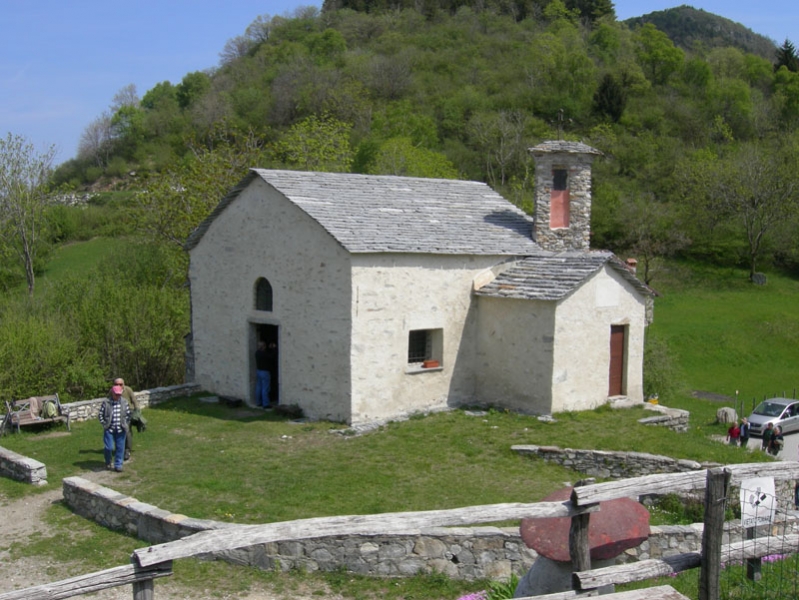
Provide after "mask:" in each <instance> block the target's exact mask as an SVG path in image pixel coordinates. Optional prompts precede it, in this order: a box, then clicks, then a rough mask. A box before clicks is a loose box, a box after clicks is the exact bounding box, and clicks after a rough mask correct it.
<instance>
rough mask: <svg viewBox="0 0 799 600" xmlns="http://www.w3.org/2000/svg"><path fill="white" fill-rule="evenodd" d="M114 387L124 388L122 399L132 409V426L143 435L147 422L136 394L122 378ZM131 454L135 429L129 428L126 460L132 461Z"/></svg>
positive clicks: (115, 381) (126, 438)
mask: <svg viewBox="0 0 799 600" xmlns="http://www.w3.org/2000/svg"><path fill="white" fill-rule="evenodd" d="M114 385H118V386H121V387H122V397H123V398H124V399H125V400H126V401H127V403H128V406H129V407H130V424H131V425H135V426H136V431H138V432H139V433H141V432H142V431H144V430H145V429H146V428H147V421H146V420H145V419H144V417H143V416H142V414H141V406H139V401H138V400H136V392H134V391H133V388H132V387H130V386H129V385H125V380H124V379H122V378H121V377H117V378H116V379H114ZM131 452H133V429H131V428H128V434H127V435H126V436H125V460H130V453H131Z"/></svg>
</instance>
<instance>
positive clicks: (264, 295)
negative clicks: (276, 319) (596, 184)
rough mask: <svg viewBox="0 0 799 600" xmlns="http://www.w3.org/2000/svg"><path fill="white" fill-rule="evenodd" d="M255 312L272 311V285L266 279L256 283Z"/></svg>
mask: <svg viewBox="0 0 799 600" xmlns="http://www.w3.org/2000/svg"><path fill="white" fill-rule="evenodd" d="M255 310H266V311H269V312H271V311H272V284H271V283H269V281H268V280H267V279H265V278H264V277H259V278H258V281H256V282H255Z"/></svg>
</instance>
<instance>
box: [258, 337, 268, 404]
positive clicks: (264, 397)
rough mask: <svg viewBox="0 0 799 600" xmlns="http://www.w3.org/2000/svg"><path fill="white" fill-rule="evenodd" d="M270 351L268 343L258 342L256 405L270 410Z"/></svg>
mask: <svg viewBox="0 0 799 600" xmlns="http://www.w3.org/2000/svg"><path fill="white" fill-rule="evenodd" d="M269 363H270V360H269V351H268V349H267V347H266V342H264V341H263V340H262V341H260V342H258V349H257V350H256V351H255V405H256V406H258V407H259V408H269V407H270V402H269V392H270V388H271V387H272V372H271V368H270V367H271V365H270V364H269Z"/></svg>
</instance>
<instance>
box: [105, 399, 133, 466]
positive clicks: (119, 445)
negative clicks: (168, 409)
mask: <svg viewBox="0 0 799 600" xmlns="http://www.w3.org/2000/svg"><path fill="white" fill-rule="evenodd" d="M123 391H124V388H123V387H122V386H121V385H115V386H114V387H112V388H111V393H110V395H109V396H108V398H106V399H105V400H104V401H103V403H102V405H101V406H100V413H99V414H98V415H97V417H98V419H99V420H100V424H101V425H102V426H103V454H104V456H105V468H106V469H109V470H110V469H111V468H112V462H111V461H112V460H113V469H114V471H116V472H120V471H122V463H123V458H124V454H125V437H126V434H127V432H128V430H129V429H130V407H129V406H128V402H127V400H125V399H124V398H123V397H122V392H123Z"/></svg>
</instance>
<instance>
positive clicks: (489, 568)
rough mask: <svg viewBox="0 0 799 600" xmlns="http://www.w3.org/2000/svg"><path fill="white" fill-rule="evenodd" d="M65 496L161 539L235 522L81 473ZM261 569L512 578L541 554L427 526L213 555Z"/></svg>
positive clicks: (510, 539) (510, 540)
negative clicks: (188, 512)
mask: <svg viewBox="0 0 799 600" xmlns="http://www.w3.org/2000/svg"><path fill="white" fill-rule="evenodd" d="M63 491H64V501H65V503H66V504H67V506H69V507H70V508H71V509H72V510H73V511H75V512H76V513H77V514H79V515H81V516H83V517H85V518H87V519H91V520H94V521H96V522H97V523H99V524H101V525H103V526H105V527H108V528H111V529H117V530H124V531H127V532H128V533H130V534H132V535H135V536H137V537H138V538H139V539H142V540H145V541H147V542H150V543H153V544H158V543H163V542H167V541H171V540H175V539H178V538H181V537H185V536H187V535H191V534H193V533H197V532H199V531H204V530H207V529H221V528H227V527H233V526H234V525H233V524H230V523H220V522H218V521H210V520H203V519H192V518H190V517H186V516H184V515H180V514H174V513H170V512H168V511H165V510H161V509H159V508H157V507H155V506H153V505H151V504H145V503H143V502H139V501H138V500H136V499H135V498H131V497H129V496H125V495H124V494H120V493H118V492H115V491H114V490H111V489H109V488H106V487H103V486H100V485H98V484H95V483H92V482H90V481H88V480H86V479H82V478H80V477H68V478H66V479H64V484H63ZM209 558H219V559H223V560H228V561H231V562H235V563H237V564H245V565H251V566H256V567H260V568H263V569H280V570H282V571H288V570H291V569H304V570H306V571H317V570H322V571H332V570H336V569H340V568H345V569H347V570H348V571H352V572H354V573H358V574H362V575H379V576H408V575H414V574H416V573H423V572H431V571H439V572H443V573H445V574H447V575H448V576H450V577H453V578H459V579H478V578H484V577H485V578H490V579H508V578H509V577H510V575H511V573H513V574H516V575H518V576H521V575H523V574H524V573H526V572H527V571H528V570H529V568H530V567H531V566H532V564H533V562H534V561H535V559H536V558H537V555H536V553H535V551H533V550H530V549H528V548H527V547H526V546H525V544H524V542H523V541H522V540H521V537H520V534H519V528H518V527H510V528H499V527H459V528H443V527H438V528H429V529H425V530H423V531H422V532H421V533H420V534H415V535H414V534H408V535H369V536H366V535H350V536H331V537H325V538H317V539H310V540H299V541H287V542H273V543H269V544H259V545H256V546H251V547H248V548H242V549H239V550H233V551H225V552H219V553H215V554H213V555H210V556H209Z"/></svg>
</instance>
